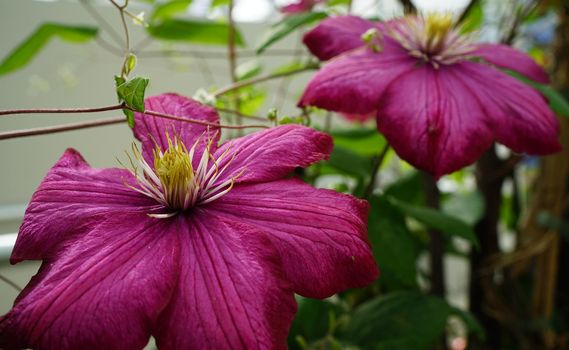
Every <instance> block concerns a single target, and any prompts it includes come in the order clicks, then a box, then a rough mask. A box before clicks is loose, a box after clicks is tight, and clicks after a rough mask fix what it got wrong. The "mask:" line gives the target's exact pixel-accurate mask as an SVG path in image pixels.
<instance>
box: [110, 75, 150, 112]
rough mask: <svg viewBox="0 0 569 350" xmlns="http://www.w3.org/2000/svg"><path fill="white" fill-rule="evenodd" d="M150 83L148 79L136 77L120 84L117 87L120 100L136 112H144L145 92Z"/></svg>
mask: <svg viewBox="0 0 569 350" xmlns="http://www.w3.org/2000/svg"><path fill="white" fill-rule="evenodd" d="M148 82H149V80H148V79H147V78H141V77H136V78H134V79H131V80H128V81H126V82H124V83H122V84H120V85H119V86H118V87H117V94H118V96H119V100H120V101H124V103H125V104H126V105H127V106H128V107H130V108H132V109H134V110H135V111H138V112H144V92H145V91H146V86H147V85H148Z"/></svg>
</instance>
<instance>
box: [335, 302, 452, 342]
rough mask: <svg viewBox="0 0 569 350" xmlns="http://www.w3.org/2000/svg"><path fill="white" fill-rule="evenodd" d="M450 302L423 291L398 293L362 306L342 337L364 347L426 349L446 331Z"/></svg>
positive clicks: (340, 336) (341, 338) (353, 316)
mask: <svg viewBox="0 0 569 350" xmlns="http://www.w3.org/2000/svg"><path fill="white" fill-rule="evenodd" d="M449 314H450V307H449V306H448V304H447V303H446V302H445V301H444V300H442V299H440V298H438V297H435V296H430V295H425V294H422V293H421V292H395V293H390V294H387V295H382V296H379V297H377V298H375V299H372V300H371V301H368V302H366V303H364V304H362V305H360V306H359V307H358V308H357V309H356V310H355V311H354V313H353V314H352V317H351V319H350V320H349V322H348V324H347V326H346V327H345V329H344V330H343V332H342V333H341V334H340V335H339V339H340V340H344V341H345V342H350V343H352V344H354V345H357V346H359V347H360V348H362V349H419V350H420V349H427V348H429V347H430V346H432V344H433V343H434V342H435V341H436V340H437V339H439V338H440V337H441V336H442V335H443V333H444V330H445V326H446V321H447V318H448V316H449Z"/></svg>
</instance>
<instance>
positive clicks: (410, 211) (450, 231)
mask: <svg viewBox="0 0 569 350" xmlns="http://www.w3.org/2000/svg"><path fill="white" fill-rule="evenodd" d="M389 201H390V202H391V204H393V205H394V206H395V207H397V208H398V209H399V210H400V211H401V212H402V213H404V214H405V215H407V216H409V217H411V218H413V219H415V220H417V221H418V222H420V223H422V224H423V225H425V226H427V227H431V228H434V229H436V230H437V231H440V232H442V233H444V234H445V235H447V236H450V237H461V238H464V239H466V240H468V241H469V242H471V243H472V244H473V245H474V246H475V247H476V248H479V246H480V244H479V242H478V238H477V237H476V233H475V232H474V230H473V229H472V227H471V226H470V225H468V224H467V223H465V222H464V221H462V220H460V219H457V218H455V217H453V216H450V215H447V214H445V213H443V212H441V211H439V210H435V209H432V208H427V207H420V206H416V205H411V204H408V203H405V202H402V201H400V200H398V199H395V198H393V197H389Z"/></svg>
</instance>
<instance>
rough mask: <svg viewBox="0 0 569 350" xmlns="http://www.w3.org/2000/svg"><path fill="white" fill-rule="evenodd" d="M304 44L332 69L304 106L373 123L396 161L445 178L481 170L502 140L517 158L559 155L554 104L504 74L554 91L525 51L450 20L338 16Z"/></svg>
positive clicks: (309, 91)
mask: <svg viewBox="0 0 569 350" xmlns="http://www.w3.org/2000/svg"><path fill="white" fill-rule="evenodd" d="M304 43H305V44H306V45H307V46H308V48H309V49H310V51H311V52H312V53H313V54H314V55H316V56H317V57H318V58H320V59H321V60H330V62H329V63H328V64H326V65H325V66H324V67H323V68H322V69H321V70H320V71H319V72H318V73H317V74H316V75H315V76H314V77H313V79H312V80H311V81H310V83H309V85H308V86H307V88H306V90H305V92H304V94H303V96H302V98H301V100H300V102H299V105H300V106H317V107H320V108H324V109H328V110H332V111H338V112H341V113H344V114H348V115H352V119H354V117H353V115H360V116H362V117H361V118H363V119H365V116H366V115H367V116H373V115H374V116H375V117H376V120H377V128H378V130H379V131H380V132H381V133H382V134H383V135H384V136H385V137H386V138H387V140H388V141H389V143H390V144H391V145H392V146H393V148H394V150H395V151H396V152H397V154H398V155H399V156H400V157H401V158H403V159H405V160H406V161H408V162H409V163H411V164H412V165H414V166H416V167H417V168H420V169H423V170H426V171H427V172H429V173H431V174H433V175H435V176H436V177H440V176H442V175H444V174H448V173H451V172H453V171H455V170H458V169H460V168H462V167H464V166H466V165H468V164H471V163H473V162H474V161H476V160H477V159H478V158H479V157H480V155H481V154H482V153H483V152H484V151H485V150H487V149H488V148H489V147H490V146H491V145H492V143H493V142H494V140H496V141H498V142H500V143H502V144H504V145H506V146H508V147H509V148H511V149H512V150H513V151H514V152H518V153H529V154H535V155H544V154H549V153H553V152H556V151H558V150H559V149H560V145H559V142H558V140H557V135H558V130H559V126H558V121H557V120H556V118H555V116H554V114H553V113H552V111H551V110H550V109H549V106H548V105H547V101H546V100H545V99H544V98H543V96H541V95H540V94H539V93H538V92H537V91H536V90H534V89H533V88H531V87H529V86H527V85H526V84H524V83H521V82H520V81H518V80H517V79H515V78H512V77H511V76H509V75H508V74H506V73H504V72H502V71H500V70H499V68H503V69H509V70H512V71H516V72H518V73H520V74H522V75H524V76H526V77H528V78H530V79H532V80H535V81H537V82H540V83H547V82H548V77H547V74H546V73H545V72H544V71H543V69H541V68H540V67H539V66H538V65H537V64H536V63H535V62H534V61H533V60H532V59H531V58H530V57H528V56H527V55H526V54H524V53H522V52H520V51H518V50H515V49H512V48H510V47H508V46H505V45H497V44H478V43H474V42H473V41H472V40H471V39H470V38H469V37H467V36H461V35H460V34H459V33H458V32H457V31H456V30H454V29H453V21H452V19H451V18H450V17H449V16H446V15H436V14H432V15H428V16H427V17H408V18H404V19H400V20H394V21H391V22H385V23H374V22H370V21H367V20H364V19H362V18H358V17H353V16H343V17H335V18H330V19H327V20H324V21H323V22H321V23H320V24H319V25H318V26H317V27H316V28H315V29H313V30H312V31H311V32H309V33H307V34H306V36H305V37H304ZM361 118H360V119H361Z"/></svg>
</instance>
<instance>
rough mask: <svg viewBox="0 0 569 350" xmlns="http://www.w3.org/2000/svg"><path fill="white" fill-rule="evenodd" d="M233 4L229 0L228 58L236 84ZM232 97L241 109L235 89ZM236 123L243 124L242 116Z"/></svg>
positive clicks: (236, 119)
mask: <svg viewBox="0 0 569 350" xmlns="http://www.w3.org/2000/svg"><path fill="white" fill-rule="evenodd" d="M233 5H234V2H233V0H229V4H228V11H227V21H228V23H229V30H228V31H227V60H228V61H229V76H230V77H231V84H235V83H236V82H237V53H236V51H235V21H234V20H233V7H234V6H233ZM232 97H233V108H234V109H235V110H236V111H240V110H241V101H240V98H239V94H238V93H237V92H236V91H234V93H233V96H232ZM235 123H236V124H237V125H241V123H242V120H241V116H239V115H236V118H235ZM239 136H240V135H239Z"/></svg>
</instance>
